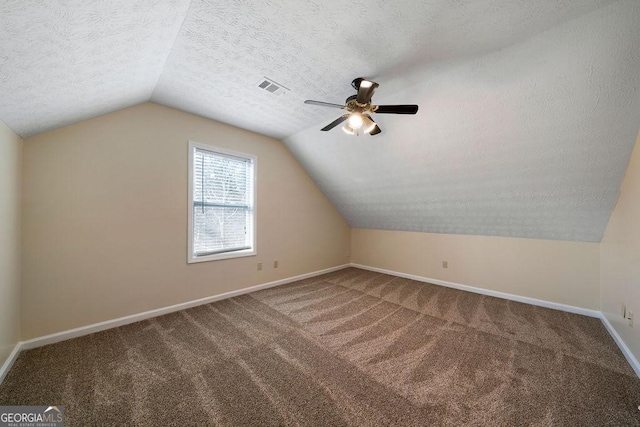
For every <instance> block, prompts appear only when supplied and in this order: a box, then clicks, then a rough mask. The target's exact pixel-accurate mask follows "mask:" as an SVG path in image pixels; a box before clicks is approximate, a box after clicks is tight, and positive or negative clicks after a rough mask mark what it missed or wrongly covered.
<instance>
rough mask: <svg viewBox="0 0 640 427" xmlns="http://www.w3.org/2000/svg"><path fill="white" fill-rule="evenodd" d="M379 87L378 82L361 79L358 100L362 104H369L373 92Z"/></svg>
mask: <svg viewBox="0 0 640 427" xmlns="http://www.w3.org/2000/svg"><path fill="white" fill-rule="evenodd" d="M377 87H378V83H376V82H372V81H369V80H364V79H363V80H361V81H360V85H359V86H358V96H357V97H356V101H357V102H358V103H360V104H367V103H369V102H371V97H372V96H373V92H375V90H376V88H377Z"/></svg>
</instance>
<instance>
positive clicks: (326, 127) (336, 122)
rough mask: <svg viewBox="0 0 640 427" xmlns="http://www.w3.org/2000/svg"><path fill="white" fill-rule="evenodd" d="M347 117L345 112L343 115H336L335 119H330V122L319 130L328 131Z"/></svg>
mask: <svg viewBox="0 0 640 427" xmlns="http://www.w3.org/2000/svg"><path fill="white" fill-rule="evenodd" d="M348 118H349V114H345V115H344V116H341V117H338V118H337V119H335V120H334V121H332V122H331V123H329V124H328V125H326V126H325V127H323V128H322V129H320V130H321V131H325V132H326V131H328V130H331V129H333V128H334V127H336V126H338V125H339V124H340V123H342V122H344V121H345V120H347V119H348Z"/></svg>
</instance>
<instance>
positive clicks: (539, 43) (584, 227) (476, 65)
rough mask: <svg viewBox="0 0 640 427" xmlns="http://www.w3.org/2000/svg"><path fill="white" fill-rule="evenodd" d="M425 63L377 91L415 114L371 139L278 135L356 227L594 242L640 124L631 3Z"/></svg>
mask: <svg viewBox="0 0 640 427" xmlns="http://www.w3.org/2000/svg"><path fill="white" fill-rule="evenodd" d="M532 3H534V2H532ZM423 65H424V66H420V65H417V66H415V67H413V68H410V69H408V70H405V71H400V72H399V74H398V75H397V76H396V77H399V76H403V77H404V81H405V82H406V84H407V88H406V89H407V90H406V91H404V92H401V93H395V94H389V95H388V96H386V93H385V94H384V95H385V96H382V95H383V93H382V89H384V86H383V85H384V84H385V83H386V82H385V81H382V82H381V87H380V89H381V90H380V91H379V93H378V94H377V96H374V100H375V101H376V102H378V103H381V104H391V103H416V104H419V105H420V111H419V112H418V114H417V115H416V116H387V115H385V116H382V115H377V116H376V117H375V120H376V121H377V122H378V123H379V124H380V127H381V128H382V129H384V131H385V132H383V133H382V134H380V135H378V136H375V137H369V136H367V137H359V138H354V137H349V136H347V135H345V134H343V133H342V132H341V131H340V129H339V128H337V129H336V130H334V131H332V134H331V135H330V136H329V135H327V133H326V132H319V131H318V129H319V127H320V126H316V127H315V128H310V129H307V130H304V131H301V132H299V133H297V134H296V135H293V136H291V137H289V138H286V139H285V140H284V142H285V144H286V145H287V146H288V148H289V149H290V150H291V151H292V152H293V153H294V155H295V156H296V158H297V159H298V160H299V161H300V162H301V163H302V165H303V166H304V167H305V168H306V170H307V171H308V172H309V174H310V175H311V177H312V178H313V179H314V180H315V182H316V183H317V184H318V185H319V187H320V188H321V189H322V190H323V191H324V192H325V194H326V195H327V196H328V197H329V199H330V200H331V201H332V202H333V203H334V205H335V206H336V207H337V208H338V210H339V211H340V213H341V214H342V215H343V216H344V218H345V219H346V220H347V221H348V223H349V225H350V226H351V227H357V228H374V229H389V230H410V231H423V232H436V233H453V234H481V235H494V236H512V237H528V238H542V239H557V240H574V241H587V242H599V241H600V240H601V238H602V235H603V232H604V230H605V227H606V225H607V222H608V219H609V216H610V213H611V210H612V209H613V206H614V203H615V200H616V197H617V194H618V191H619V187H620V184H621V181H622V178H623V176H624V172H625V169H626V166H627V163H628V160H629V157H630V153H631V150H632V148H633V144H634V142H635V140H636V136H637V134H638V129H639V128H640V2H639V1H635V0H631V1H621V2H616V3H613V4H610V5H607V6H605V7H603V8H600V9H598V10H596V11H593V12H591V13H588V14H586V15H583V16H581V17H578V18H576V19H573V20H571V21H569V22H566V23H564V24H562V25H559V26H556V27H554V28H552V29H549V30H547V31H545V32H543V33H541V34H539V35H536V36H533V37H531V38H529V39H527V40H525V41H523V42H520V43H518V44H516V45H513V46H511V47H507V48H504V49H501V50H499V51H496V52H492V53H488V54H485V55H480V56H477V57H473V58H467V59H464V60H461V61H457V62H452V63H448V64H444V65H441V66H436V67H429V65H428V64H423ZM378 81H379V82H380V81H381V80H378ZM328 100H330V101H339V100H340V99H339V98H338V99H332V98H329V99H328ZM334 111H338V113H339V110H334ZM334 117H338V114H335V113H334Z"/></svg>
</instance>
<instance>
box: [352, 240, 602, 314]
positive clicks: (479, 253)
mask: <svg viewBox="0 0 640 427" xmlns="http://www.w3.org/2000/svg"><path fill="white" fill-rule="evenodd" d="M598 258H599V251H598V244H597V243H580V242H565V241H555V240H536V239H516V238H511V237H487V236H465V235H453V234H433V233H417V232H404V231H383V230H363V229H353V230H352V231H351V260H352V262H354V263H357V264H364V265H368V266H372V267H378V268H384V269H388V270H393V271H399V272H402V273H408V274H414V275H418V276H423V277H427V278H431V279H439V280H445V281H448V282H454V283H459V284H463V285H468V286H475V287H480V288H485V289H490V290H494V291H499V292H506V293H510V294H515V295H520V296H525V297H531V298H537V299H542V300H546V301H552V302H557V303H562V304H568V305H573V306H576V307H582V308H588V309H595V310H597V309H598V307H599V302H598V299H599V284H598V281H599V261H598ZM445 260H446V261H448V263H449V268H447V269H444V268H442V261H445Z"/></svg>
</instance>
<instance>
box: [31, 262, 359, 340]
mask: <svg viewBox="0 0 640 427" xmlns="http://www.w3.org/2000/svg"><path fill="white" fill-rule="evenodd" d="M349 266H350V264H343V265H339V266H337V267H331V268H326V269H324V270H318V271H314V272H311V273H306V274H301V275H299V276H293V277H287V278H285V279H280V280H276V281H274V282H269V283H263V284H260V285H255V286H249V287H248V288H243V289H238V290H236V291H230V292H225V293H223V294H218V295H213V296H210V297H206V298H200V299H197V300H193V301H187V302H183V303H180V304H175V305H171V306H169V307H163V308H158V309H155V310H150V311H145V312H143V313H138V314H132V315H130V316H125V317H120V318H117V319H112V320H107V321H104V322H100V323H94V324H92V325H87V326H81V327H79V328H75V329H69V330H67V331H62V332H57V333H55V334H50V335H45V336H42V337H37V338H32V339H30V340H26V341H23V342H21V343H20V344H21V347H20V350H29V349H32V348H36V347H42V346H44V345H48V344H53V343H57V342H60V341H65V340H68V339H71V338H77V337H81V336H83V335H89V334H93V333H95V332H100V331H104V330H106V329H111V328H117V327H118V326H124V325H128V324H130V323H135V322H139V321H141V320H146V319H150V318H152V317H158V316H162V315H163V314H169V313H173V312H175V311H180V310H185V309H187V308H191V307H196V306H199V305H203V304H209V303H212V302H215V301H220V300H223V299H227V298H233V297H236V296H239V295H243V294H248V293H250V292H255V291H259V290H261V289H267V288H272V287H274V286H279V285H284V284H286V283H291V282H295V281H298V280H302V279H307V278H309V277H314V276H319V275H321V274H326V273H331V272H332V271H337V270H342V269H343V268H347V267H349Z"/></svg>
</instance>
